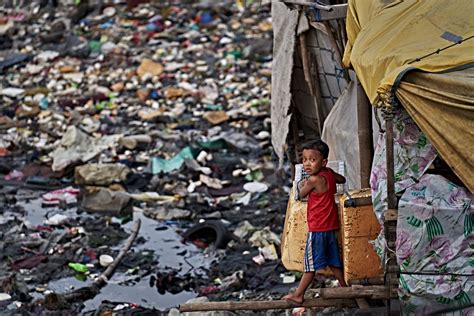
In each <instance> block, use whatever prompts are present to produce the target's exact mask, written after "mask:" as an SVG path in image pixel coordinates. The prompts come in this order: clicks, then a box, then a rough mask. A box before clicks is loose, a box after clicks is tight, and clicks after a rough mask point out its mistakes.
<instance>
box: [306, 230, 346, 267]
mask: <svg viewBox="0 0 474 316" xmlns="http://www.w3.org/2000/svg"><path fill="white" fill-rule="evenodd" d="M327 266H333V267H337V268H342V263H341V258H340V256H339V246H338V244H337V239H336V231H335V230H330V231H327V232H309V233H308V239H307V240H306V250H305V255H304V272H313V271H317V270H320V269H324V268H325V267H327Z"/></svg>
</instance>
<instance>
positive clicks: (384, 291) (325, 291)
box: [308, 285, 389, 299]
mask: <svg viewBox="0 0 474 316" xmlns="http://www.w3.org/2000/svg"><path fill="white" fill-rule="evenodd" d="M316 294H318V295H319V296H320V297H321V298H325V299H336V298H346V299H348V298H370V299H387V298H388V297H389V290H388V287H386V286H380V285H368V286H363V285H352V286H351V287H335V288H321V289H310V290H308V295H309V296H311V295H316Z"/></svg>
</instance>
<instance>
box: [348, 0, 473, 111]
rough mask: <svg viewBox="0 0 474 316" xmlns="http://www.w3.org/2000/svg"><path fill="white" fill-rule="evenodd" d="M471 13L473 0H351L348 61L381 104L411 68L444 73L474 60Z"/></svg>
mask: <svg viewBox="0 0 474 316" xmlns="http://www.w3.org/2000/svg"><path fill="white" fill-rule="evenodd" d="M473 16H474V1H472V0H455V1H453V0H436V1H419V0H363V1H360V0H349V8H348V13H347V35H348V44H347V46H346V51H345V52H344V64H345V65H346V66H349V64H351V65H352V66H353V68H354V70H355V71H356V73H357V76H358V78H359V79H360V81H361V83H362V86H363V87H364V89H365V91H366V93H367V95H368V97H369V99H370V101H371V103H372V104H374V105H375V104H376V103H378V104H381V102H380V101H386V100H388V99H389V96H390V92H391V90H392V86H393V84H394V82H395V81H396V80H397V77H398V76H399V75H400V74H401V73H403V72H404V71H405V70H407V69H409V68H416V69H420V70H423V71H427V72H440V71H444V70H448V69H452V68H455V67H458V66H461V65H466V64H468V63H471V62H474V18H473ZM443 34H445V35H444V37H445V38H451V39H453V40H455V41H456V40H459V39H461V38H462V40H463V42H462V43H460V44H455V43H454V42H452V41H450V40H447V39H445V38H443V37H442V35H443ZM456 36H457V37H456ZM450 45H453V46H452V47H450V48H447V47H448V46H450ZM438 50H440V51H439V53H436V52H437V51H438ZM431 53H433V55H430V56H427V57H424V58H423V56H426V55H429V54H431ZM418 58H420V60H419V61H416V60H417V59H418ZM378 97H380V98H378ZM385 105H388V104H387V102H385Z"/></svg>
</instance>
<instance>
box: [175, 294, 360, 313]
mask: <svg viewBox="0 0 474 316" xmlns="http://www.w3.org/2000/svg"><path fill="white" fill-rule="evenodd" d="M333 306H341V307H343V306H344V307H350V306H357V305H356V304H355V302H354V300H350V299H323V298H312V299H306V300H305V301H304V302H303V303H301V304H297V303H293V302H289V301H283V300H276V301H225V302H203V303H187V304H183V305H180V306H179V311H180V312H181V313H183V312H198V311H199V312H201V311H236V310H253V311H255V310H269V309H289V308H294V307H333Z"/></svg>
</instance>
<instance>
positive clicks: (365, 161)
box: [356, 79, 374, 188]
mask: <svg viewBox="0 0 474 316" xmlns="http://www.w3.org/2000/svg"><path fill="white" fill-rule="evenodd" d="M356 82H357V134H358V136H359V137H358V138H359V160H360V165H359V167H360V184H361V187H362V188H368V187H370V171H371V169H372V159H373V156H374V146H373V139H372V106H371V105H370V102H369V99H368V98H367V95H366V94H365V91H364V89H363V88H362V85H361V84H360V81H359V80H358V79H357V80H356Z"/></svg>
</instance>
